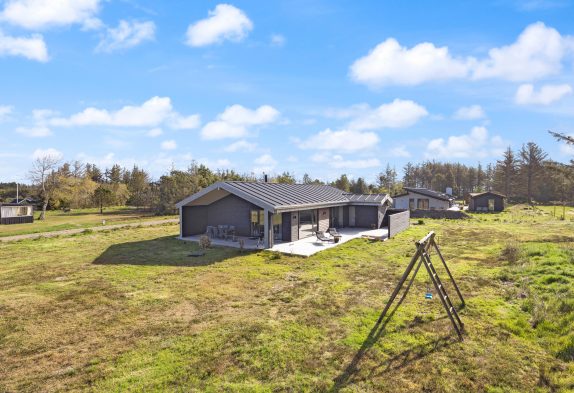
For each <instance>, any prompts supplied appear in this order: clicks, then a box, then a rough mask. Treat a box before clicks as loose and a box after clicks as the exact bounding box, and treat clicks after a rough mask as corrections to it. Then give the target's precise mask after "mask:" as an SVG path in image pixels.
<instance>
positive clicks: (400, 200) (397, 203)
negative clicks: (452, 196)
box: [393, 193, 450, 210]
mask: <svg viewBox="0 0 574 393" xmlns="http://www.w3.org/2000/svg"><path fill="white" fill-rule="evenodd" d="M409 199H414V200H415V209H416V208H417V206H418V200H419V199H428V200H429V209H436V210H446V209H448V208H449V207H450V206H449V203H448V201H443V200H440V199H436V198H431V197H427V196H424V195H419V194H414V193H409V194H407V195H402V196H397V197H394V198H393V207H394V208H395V209H409Z"/></svg>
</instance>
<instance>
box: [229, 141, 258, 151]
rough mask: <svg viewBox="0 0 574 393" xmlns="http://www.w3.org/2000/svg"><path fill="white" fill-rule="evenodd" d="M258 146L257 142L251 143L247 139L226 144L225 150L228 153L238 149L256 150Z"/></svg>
mask: <svg viewBox="0 0 574 393" xmlns="http://www.w3.org/2000/svg"><path fill="white" fill-rule="evenodd" d="M256 147H257V144H256V143H250V142H247V141H246V140H240V141H237V142H234V143H232V144H231V145H229V146H226V147H225V148H224V149H223V150H224V151H226V152H228V153H234V152H237V151H241V152H250V151H253V150H255V148H256Z"/></svg>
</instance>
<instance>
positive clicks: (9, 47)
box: [0, 31, 49, 62]
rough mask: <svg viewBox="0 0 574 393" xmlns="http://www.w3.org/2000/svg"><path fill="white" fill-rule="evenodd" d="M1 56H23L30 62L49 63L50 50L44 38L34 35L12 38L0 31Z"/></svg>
mask: <svg viewBox="0 0 574 393" xmlns="http://www.w3.org/2000/svg"><path fill="white" fill-rule="evenodd" d="M0 56H21V57H25V58H27V59H29V60H36V61H40V62H47V61H48V60H49V58H48V48H47V47H46V43H45V42H44V37H42V35H40V34H32V35H31V36H29V37H12V36H8V35H4V34H3V33H2V32H1V31H0Z"/></svg>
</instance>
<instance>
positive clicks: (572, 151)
mask: <svg viewBox="0 0 574 393" xmlns="http://www.w3.org/2000/svg"><path fill="white" fill-rule="evenodd" d="M570 136H571V137H573V138H574V134H570ZM560 152H561V153H562V154H564V155H566V156H574V146H573V145H569V144H567V143H562V144H560Z"/></svg>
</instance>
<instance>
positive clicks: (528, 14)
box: [0, 0, 574, 181]
mask: <svg viewBox="0 0 574 393" xmlns="http://www.w3.org/2000/svg"><path fill="white" fill-rule="evenodd" d="M50 3H52V4H50ZM413 4H414V3H411V4H407V2H387V1H362V2H356V1H313V0H306V1H303V0H294V1H273V2H261V1H234V2H230V3H221V2H212V1H194V2H190V1H183V0H182V1H175V0H172V1H167V2H159V1H143V0H118V1H115V0H108V1H102V0H65V1H64V0H63V1H60V2H59V5H58V6H57V7H56V6H55V5H54V4H53V2H50V1H49V0H4V1H2V0H0V70H1V72H0V135H1V136H2V142H1V143H0V181H10V180H19V181H22V180H25V179H26V173H27V171H28V169H29V168H30V166H31V162H32V160H33V158H34V157H37V156H40V155H45V154H50V155H56V156H58V157H61V158H62V160H66V161H72V160H76V159H79V160H83V161H89V162H93V163H96V164H98V165H101V166H102V167H105V166H109V165H111V164H112V163H113V162H118V163H120V164H122V165H124V166H126V167H131V166H132V165H133V164H137V165H140V166H142V167H144V168H146V169H148V170H149V171H150V172H151V173H152V175H153V176H154V177H156V178H157V177H158V176H160V175H161V174H163V173H165V172H166V171H168V170H169V169H170V168H171V167H176V168H185V167H186V166H187V165H188V164H189V162H190V161H191V160H196V161H198V162H202V163H205V164H207V165H209V166H210V167H212V168H213V169H216V168H232V169H235V170H237V171H239V172H252V171H253V172H255V173H257V174H260V173H262V172H267V173H277V172H282V171H291V172H292V173H295V174H296V175H297V176H299V177H301V176H302V175H303V174H304V173H309V174H310V175H312V176H314V177H319V178H322V179H326V180H329V179H333V178H334V177H336V176H338V175H339V174H340V173H347V174H349V175H351V176H354V177H356V176H364V177H366V178H367V180H368V181H374V180H375V176H376V174H377V173H378V172H379V171H381V169H383V168H384V167H385V166H386V164H387V163H390V164H391V165H393V166H395V167H396V168H397V169H398V170H399V171H400V169H401V168H402V166H403V165H404V164H405V163H406V162H407V161H411V162H418V161H421V160H425V159H436V160H441V161H460V162H464V163H467V164H476V163H478V162H482V163H483V164H486V163H488V162H494V161H495V160H496V159H497V158H499V155H500V152H501V151H502V150H504V149H505V148H506V147H507V146H512V147H513V148H519V147H520V146H521V144H522V143H524V142H527V141H530V140H532V141H535V142H537V143H539V144H540V145H541V146H542V147H543V148H544V149H545V150H546V151H547V152H549V154H550V156H551V157H552V158H553V159H556V160H558V161H567V160H569V159H571V158H573V157H574V149H572V148H569V147H567V146H564V145H560V144H558V143H557V142H556V141H554V140H553V139H552V138H550V137H549V135H548V134H547V133H546V130H548V129H553V130H558V131H562V132H566V133H568V134H573V133H574V125H573V124H572V119H573V117H574V93H573V88H574V74H573V71H574V25H572V20H574V4H572V3H571V2H567V1H559V0H555V1H550V0H549V1H543V0H538V1H536V0H531V1H522V2H520V1H511V0H508V1H504V0H498V1H483V2H476V1H452V2H448V1H443V2H436V1H419V2H416V6H414V5H413Z"/></svg>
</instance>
